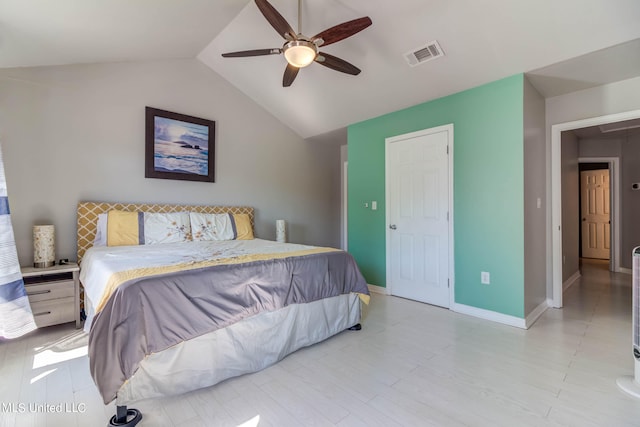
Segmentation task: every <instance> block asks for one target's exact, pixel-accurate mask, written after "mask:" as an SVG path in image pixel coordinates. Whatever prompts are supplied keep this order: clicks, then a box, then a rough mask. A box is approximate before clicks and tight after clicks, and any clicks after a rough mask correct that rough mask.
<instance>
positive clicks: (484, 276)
mask: <svg viewBox="0 0 640 427" xmlns="http://www.w3.org/2000/svg"><path fill="white" fill-rule="evenodd" d="M480 283H482V284H483V285H488V284H490V283H491V275H490V274H489V273H487V272H486V271H481V272H480Z"/></svg>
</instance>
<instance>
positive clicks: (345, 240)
mask: <svg viewBox="0 0 640 427" xmlns="http://www.w3.org/2000/svg"><path fill="white" fill-rule="evenodd" d="M348 171H349V161H348V160H345V161H344V164H343V165H342V250H343V251H346V250H347V249H348V247H349V237H348V234H347V233H348V229H349V227H348V219H349V194H348V191H349V183H348V180H349V175H348Z"/></svg>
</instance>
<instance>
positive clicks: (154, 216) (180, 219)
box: [144, 212, 191, 245]
mask: <svg viewBox="0 0 640 427" xmlns="http://www.w3.org/2000/svg"><path fill="white" fill-rule="evenodd" d="M190 240H191V225H190V221H189V212H172V213H149V212H145V213H144V244H145V245H155V244H158V243H178V242H188V241H190Z"/></svg>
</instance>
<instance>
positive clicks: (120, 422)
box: [107, 405, 142, 427]
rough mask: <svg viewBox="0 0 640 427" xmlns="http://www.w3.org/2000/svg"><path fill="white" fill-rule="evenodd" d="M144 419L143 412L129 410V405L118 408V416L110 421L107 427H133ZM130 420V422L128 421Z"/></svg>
mask: <svg viewBox="0 0 640 427" xmlns="http://www.w3.org/2000/svg"><path fill="white" fill-rule="evenodd" d="M141 419H142V412H140V411H138V410H137V409H133V408H132V409H127V405H118V406H116V414H115V415H114V416H113V417H111V420H109V425H108V426H107V427H133V426H135V425H136V424H138V423H139V422H140V420H141ZM127 420H128V421H127Z"/></svg>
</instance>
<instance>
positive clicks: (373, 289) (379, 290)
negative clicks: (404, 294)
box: [367, 284, 390, 295]
mask: <svg viewBox="0 0 640 427" xmlns="http://www.w3.org/2000/svg"><path fill="white" fill-rule="evenodd" d="M367 287H368V288H369V292H372V293H374V294H382V295H390V294H389V289H388V288H384V287H382V286H378V285H369V284H367Z"/></svg>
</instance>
